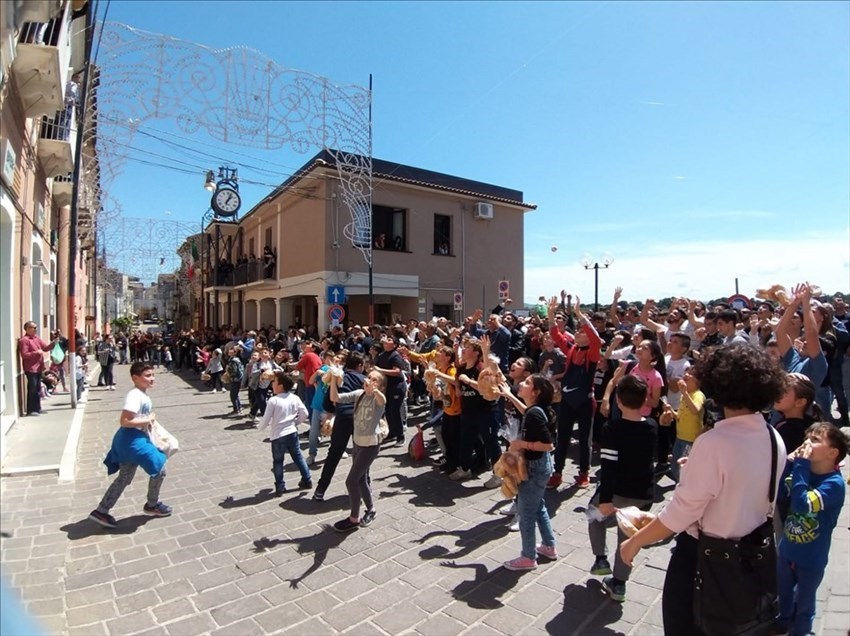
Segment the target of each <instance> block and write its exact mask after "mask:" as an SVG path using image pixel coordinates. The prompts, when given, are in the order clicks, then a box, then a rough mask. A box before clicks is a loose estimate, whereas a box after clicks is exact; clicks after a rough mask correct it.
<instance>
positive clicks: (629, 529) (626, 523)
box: [617, 506, 655, 537]
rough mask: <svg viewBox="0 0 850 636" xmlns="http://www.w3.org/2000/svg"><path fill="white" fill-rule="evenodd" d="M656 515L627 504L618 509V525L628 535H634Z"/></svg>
mask: <svg viewBox="0 0 850 636" xmlns="http://www.w3.org/2000/svg"><path fill="white" fill-rule="evenodd" d="M653 519H655V515H654V514H652V513H651V512H644V511H643V510H640V509H639V508H637V507H636V506H626V507H625V508H619V509H618V510H617V525H618V526H620V530H622V531H623V534H625V535H626V536H627V537H631V536H633V535H634V534H635V533H636V532H637V531H638V530H640V529H641V528H643V527H644V526H646V525H648V524H649V523H650V522H651V521H652V520H653Z"/></svg>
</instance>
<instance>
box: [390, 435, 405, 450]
mask: <svg viewBox="0 0 850 636" xmlns="http://www.w3.org/2000/svg"><path fill="white" fill-rule="evenodd" d="M402 446H404V437H399V438H397V439H396V441H395V444H393V448H401V447H402Z"/></svg>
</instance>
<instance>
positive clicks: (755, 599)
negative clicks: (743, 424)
mask: <svg viewBox="0 0 850 636" xmlns="http://www.w3.org/2000/svg"><path fill="white" fill-rule="evenodd" d="M768 434H769V435H770V449H771V460H770V485H769V486H768V500H769V501H770V503H771V504H772V503H773V501H774V498H775V494H776V438H775V433H774V432H773V431H772V430H770V425H768ZM776 615H777V584H776V544H775V539H774V535H773V518H772V517H770V516H769V517H768V518H767V520H766V521H765V522H764V523H762V524H761V525H760V526H759V527H757V528H756V529H755V530H753V531H752V532H750V533H749V534H748V535H746V536H745V537H741V538H740V539H718V538H716V537H709V536H707V535H705V534H703V533H702V532H700V534H699V543H698V552H697V572H696V576H695V577H694V623H695V624H696V626H697V627H698V628H699V629H700V630H702V632H703V633H704V634H705V635H706V636H733V635H747V636H756V635H759V634H766V633H767V631H768V629H769V628H770V626H771V625H772V624H773V621H774V620H775V619H776Z"/></svg>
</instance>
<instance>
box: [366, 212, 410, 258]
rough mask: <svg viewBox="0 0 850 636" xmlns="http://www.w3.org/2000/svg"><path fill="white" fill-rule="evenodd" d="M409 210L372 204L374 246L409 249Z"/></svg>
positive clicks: (376, 247)
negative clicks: (407, 213)
mask: <svg viewBox="0 0 850 636" xmlns="http://www.w3.org/2000/svg"><path fill="white" fill-rule="evenodd" d="M406 212H407V210H403V209H402V208H389V207H385V206H383V205H373V206H372V247H373V248H375V249H376V250H394V251H396V252H404V251H406V250H407V215H406Z"/></svg>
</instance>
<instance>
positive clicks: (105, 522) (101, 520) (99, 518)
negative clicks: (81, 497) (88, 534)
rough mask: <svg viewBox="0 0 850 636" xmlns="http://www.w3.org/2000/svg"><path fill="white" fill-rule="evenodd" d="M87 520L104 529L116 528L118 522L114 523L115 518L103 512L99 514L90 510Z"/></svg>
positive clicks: (97, 511)
mask: <svg viewBox="0 0 850 636" xmlns="http://www.w3.org/2000/svg"><path fill="white" fill-rule="evenodd" d="M89 519H91V520H92V521H94V522H95V523H97V524H100V525H102V526H103V527H104V528H115V527H117V526H118V522H117V521H115V517H113V516H112V515H109V514H106V513H105V512H100V511H99V510H92V511H91V512H90V513H89Z"/></svg>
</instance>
